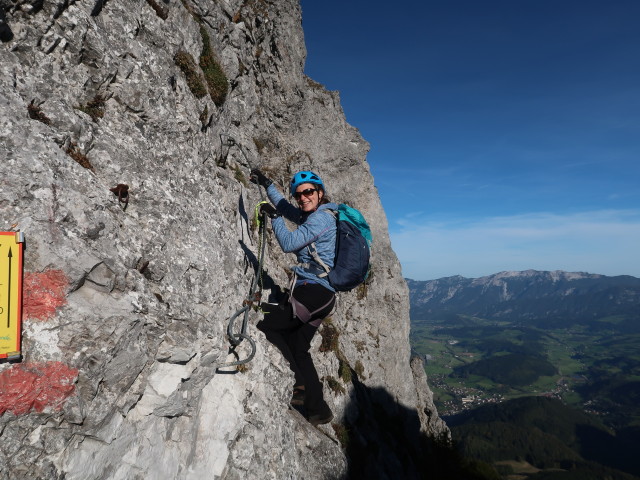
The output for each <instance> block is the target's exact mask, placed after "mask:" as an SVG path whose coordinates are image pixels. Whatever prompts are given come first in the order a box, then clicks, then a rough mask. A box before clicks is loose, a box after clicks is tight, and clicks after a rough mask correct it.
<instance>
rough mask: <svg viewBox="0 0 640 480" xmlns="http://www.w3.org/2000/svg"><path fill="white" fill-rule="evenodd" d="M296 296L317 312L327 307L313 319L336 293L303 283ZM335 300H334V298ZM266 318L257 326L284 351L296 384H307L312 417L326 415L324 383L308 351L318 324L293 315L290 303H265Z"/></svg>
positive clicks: (307, 405)
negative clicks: (303, 321) (304, 321)
mask: <svg viewBox="0 0 640 480" xmlns="http://www.w3.org/2000/svg"><path fill="white" fill-rule="evenodd" d="M293 295H294V297H295V298H296V300H297V301H299V302H300V303H302V304H303V305H304V306H306V307H307V308H308V309H309V311H314V310H316V309H318V308H320V307H322V306H323V305H327V304H328V306H327V307H326V308H323V309H322V310H320V311H319V312H317V313H316V314H315V315H313V317H312V318H311V320H314V319H320V318H325V317H326V316H327V315H329V313H331V310H332V309H333V305H334V302H335V294H334V293H333V292H332V291H330V290H327V289H326V288H324V287H323V286H321V285H318V284H315V283H312V284H302V285H298V286H296V287H295V289H294V291H293ZM332 299H333V301H331V300H332ZM261 308H262V310H263V311H264V312H265V315H264V319H263V320H261V321H260V322H258V325H257V327H258V329H259V330H261V331H262V332H264V334H265V336H266V337H267V340H269V341H270V342H271V343H273V344H274V345H275V346H276V347H278V349H279V350H280V351H281V352H282V355H283V356H284V358H285V359H286V360H287V361H288V362H289V366H290V367H291V370H292V371H293V373H294V375H295V382H296V383H295V385H296V386H300V385H304V386H305V403H304V406H305V409H306V411H307V414H308V415H309V416H311V415H317V414H325V413H326V412H327V411H328V410H329V407H328V406H327V404H326V403H325V401H324V398H323V396H322V384H321V383H320V379H319V378H318V372H317V371H316V367H315V365H314V364H313V359H312V358H311V354H310V353H309V347H310V346H311V340H312V339H313V336H314V335H315V333H316V330H317V327H314V326H313V325H310V324H309V323H302V322H301V321H300V320H299V319H298V318H296V317H294V316H293V309H292V307H291V303H286V304H284V305H273V304H269V303H263V304H262V305H261Z"/></svg>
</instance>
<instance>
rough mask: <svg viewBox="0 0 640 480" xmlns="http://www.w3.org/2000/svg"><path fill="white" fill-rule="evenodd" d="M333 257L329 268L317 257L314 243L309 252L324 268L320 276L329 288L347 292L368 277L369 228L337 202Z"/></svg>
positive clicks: (369, 258)
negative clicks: (325, 279) (326, 280)
mask: <svg viewBox="0 0 640 480" xmlns="http://www.w3.org/2000/svg"><path fill="white" fill-rule="evenodd" d="M330 212H331V213H332V214H333V215H334V216H335V217H336V222H337V231H336V256H335V260H334V264H333V268H329V267H328V266H327V265H326V264H325V263H324V262H323V261H322V260H321V259H320V257H319V256H318V253H317V252H316V248H315V244H313V243H312V244H311V247H312V248H310V249H309V251H310V253H311V256H312V257H313V259H314V261H315V262H316V263H317V264H318V265H320V266H321V267H322V268H323V269H324V271H325V272H324V273H322V274H320V275H319V276H320V277H326V278H327V279H328V280H329V283H330V284H331V286H332V287H333V288H335V289H336V290H337V291H339V292H347V291H349V290H352V289H354V288H355V287H357V286H358V285H360V284H361V283H363V282H364V281H365V280H366V279H367V276H368V275H369V263H370V260H371V242H372V237H371V229H370V228H369V225H368V224H367V221H366V220H365V219H364V217H363V216H362V214H361V213H360V212H359V211H358V210H356V209H355V208H353V207H350V206H349V205H346V204H344V203H341V204H340V205H338V209H337V210H336V211H333V210H330Z"/></svg>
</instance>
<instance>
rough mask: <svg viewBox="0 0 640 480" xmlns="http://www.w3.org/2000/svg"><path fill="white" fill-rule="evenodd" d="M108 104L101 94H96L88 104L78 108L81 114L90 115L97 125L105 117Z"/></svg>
mask: <svg viewBox="0 0 640 480" xmlns="http://www.w3.org/2000/svg"><path fill="white" fill-rule="evenodd" d="M106 102H107V99H106V98H104V97H103V96H102V95H100V94H96V96H95V97H93V99H91V100H89V101H88V102H87V103H86V104H84V105H79V106H78V107H76V108H77V109H78V110H80V111H81V112H84V113H86V114H87V115H89V116H90V117H91V120H93V121H94V122H96V123H97V122H98V120H99V119H101V118H102V117H104V111H105V105H106Z"/></svg>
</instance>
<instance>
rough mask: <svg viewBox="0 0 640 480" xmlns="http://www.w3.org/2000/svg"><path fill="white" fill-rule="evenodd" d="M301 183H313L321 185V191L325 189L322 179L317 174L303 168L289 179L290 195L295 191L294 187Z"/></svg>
mask: <svg viewBox="0 0 640 480" xmlns="http://www.w3.org/2000/svg"><path fill="white" fill-rule="evenodd" d="M303 183H313V184H314V185H319V186H320V187H322V190H323V191H324V190H325V188H324V183H322V179H321V178H320V176H319V175H318V174H316V173H313V172H312V171H310V170H303V171H301V172H298V173H296V174H295V175H294V176H293V178H292V179H291V185H290V188H289V192H290V193H291V196H293V194H294V193H296V188H298V187H299V186H300V185H302V184H303Z"/></svg>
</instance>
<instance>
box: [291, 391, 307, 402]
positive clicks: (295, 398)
mask: <svg viewBox="0 0 640 480" xmlns="http://www.w3.org/2000/svg"><path fill="white" fill-rule="evenodd" d="M304 397H305V394H304V388H294V389H293V395H292V396H291V401H290V402H289V403H290V404H291V405H304Z"/></svg>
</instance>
